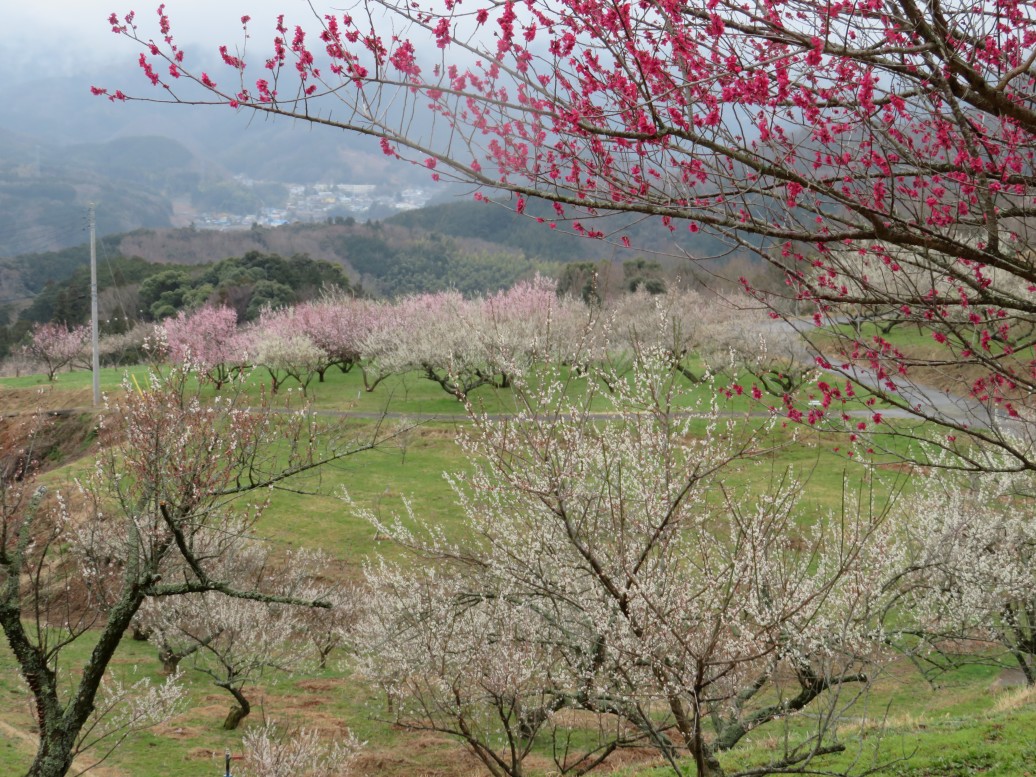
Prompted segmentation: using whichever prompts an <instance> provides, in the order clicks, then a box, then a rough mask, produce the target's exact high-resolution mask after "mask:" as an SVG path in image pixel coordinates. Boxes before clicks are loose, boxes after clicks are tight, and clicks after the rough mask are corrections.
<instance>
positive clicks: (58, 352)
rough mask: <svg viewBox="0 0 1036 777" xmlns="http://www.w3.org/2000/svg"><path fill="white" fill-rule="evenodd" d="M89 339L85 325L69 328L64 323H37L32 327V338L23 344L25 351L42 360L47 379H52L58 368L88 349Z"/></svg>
mask: <svg viewBox="0 0 1036 777" xmlns="http://www.w3.org/2000/svg"><path fill="white" fill-rule="evenodd" d="M89 340H90V330H89V329H88V328H87V327H85V326H77V327H71V328H69V327H68V326H66V325H64V324H37V325H36V326H35V327H33V330H32V339H31V340H30V341H29V344H28V345H26V346H25V353H26V355H27V356H29V357H30V358H33V359H36V360H37V361H39V362H42V363H43V365H44V367H45V368H46V370H47V380H49V381H53V380H55V378H56V375H57V372H58V370H60V369H61V368H62V367H66V366H68V365H70V364H72V363H73V362H75V361H76V360H77V359H79V358H80V357H82V356H83V353H84V352H88V351H89V348H88V345H87V344H88V342H89Z"/></svg>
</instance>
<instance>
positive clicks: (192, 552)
mask: <svg viewBox="0 0 1036 777" xmlns="http://www.w3.org/2000/svg"><path fill="white" fill-rule="evenodd" d="M200 383H201V386H198V384H197V383H194V382H193V381H189V380H188V379H187V373H186V372H185V371H183V370H174V371H172V372H171V373H170V374H168V375H166V376H164V377H159V376H157V375H156V376H153V378H152V381H151V383H150V384H149V385H146V386H145V387H143V388H141V389H136V388H134V387H128V386H127V389H126V391H125V392H123V393H121V394H118V395H115V396H113V397H112V400H111V405H110V407H109V412H108V413H107V414H106V415H105V417H104V420H103V423H102V426H101V433H100V436H101V438H102V447H101V449H100V453H99V454H98V459H97V462H96V465H95V467H93V468H92V469H91V471H90V472H88V473H86V474H85V475H84V478H83V479H82V480H81V481H80V483H79V489H78V493H76V494H75V496H74V498H72V496H71V495H69V496H64V497H63V496H62V495H60V494H59V495H57V496H55V497H53V498H51V497H48V496H47V494H46V489H45V488H42V487H39V484H38V482H37V481H36V480H35V474H36V472H37V471H38V465H39V461H38V459H37V458H36V457H34V456H33V455H32V449H31V445H30V447H29V450H28V452H27V453H26V455H24V456H23V457H22V458H21V459H20V460H19V461H17V462H15V464H14V465H13V466H12V467H4V468H2V470H0V628H2V629H3V632H4V636H5V637H6V639H7V642H8V644H9V645H10V648H11V651H12V654H13V656H14V661H15V662H16V664H17V666H18V669H19V671H20V673H21V676H22V677H23V678H24V680H25V683H26V685H27V686H28V689H29V691H30V692H31V694H32V700H33V709H34V712H35V715H36V720H37V725H38V727H39V746H38V749H37V752H36V756H35V758H34V760H33V762H32V764H31V766H30V768H29V770H28V772H27V774H28V775H29V777H61V775H64V774H66V773H67V772H68V770H69V768H70V766H71V764H72V761H73V758H74V757H75V756H76V755H77V753H79V752H81V750H82V749H83V748H84V747H85V746H87V745H88V744H90V743H92V742H93V741H94V740H95V739H96V736H97V734H98V732H100V731H101V730H102V728H103V727H104V726H108V725H109V724H111V722H112V721H115V720H117V719H118V718H119V715H121V713H119V714H114V715H113V714H112V713H113V709H112V704H111V703H109V702H108V701H107V698H108V693H107V691H105V688H110V687H112V683H111V682H110V678H109V671H108V670H109V667H110V664H111V662H112V659H113V657H114V656H115V652H116V650H117V649H118V647H119V645H120V643H121V642H122V640H123V638H124V635H125V634H127V630H128V629H129V628H130V626H131V624H132V623H133V622H134V620H135V618H136V617H137V615H138V612H139V611H140V609H141V607H142V606H143V605H144V603H145V602H146V601H147V600H149V599H171V598H176V597H190V596H197V595H203V594H204V595H208V596H210V597H217V598H218V597H223V599H222V600H220V601H225V600H226V599H227V598H228V597H229V598H233V599H239V600H242V601H246V602H257V603H266V604H270V605H285V606H287V605H306V606H313V605H319V604H321V603H320V602H315V601H314V600H310V599H303V598H301V597H300V596H294V595H292V592H291V591H279V590H277V589H276V588H268V587H267V586H266V582H267V581H266V580H263V579H257V578H255V577H253V578H251V579H248V580H244V581H242V580H241V578H240V576H236V577H235V576H234V575H231V574H230V573H229V571H228V570H231V569H233V568H234V565H233V564H232V563H231V562H232V561H233V560H234V559H237V558H240V556H241V555H242V554H244V553H245V552H246V549H247V547H248V546H250V545H251V544H252V543H254V542H255V540H254V531H253V527H254V523H255V520H256V519H257V518H258V516H259V515H260V514H261V512H262V509H263V507H264V505H265V498H266V497H264V495H265V494H267V493H268V491H269V489H270V488H273V487H275V486H277V485H278V484H284V483H285V482H286V480H287V479H288V478H290V477H292V476H293V475H300V474H301V473H303V472H306V471H308V470H311V469H312V468H314V467H316V466H318V465H319V464H320V463H321V462H322V461H327V460H333V459H336V458H340V457H343V456H349V455H352V454H353V453H356V452H358V451H361V450H365V449H369V448H370V447H372V446H373V445H374V444H375V441H374V440H370V439H367V440H363V439H359V440H349V439H344V438H343V437H342V436H341V435H338V434H334V433H333V432H332V431H331V430H320V429H318V428H317V425H316V421H315V419H313V418H312V417H311V416H310V415H309V414H307V413H305V412H299V413H289V414H277V413H274V412H273V411H272V409H271V408H270V407H269V406H268V405H262V404H261V403H260V404H258V405H257V404H256V402H255V400H251V401H250V405H251V406H250V407H247V408H246V407H245V406H244V405H243V404H242V399H241V397H239V396H238V395H236V394H233V393H227V392H223V393H222V394H220V395H218V396H217V397H215V398H214V399H213V400H211V402H205V401H203V400H202V398H201V397H202V394H203V393H204V391H205V389H204V381H201V382H200ZM191 385H195V386H196V388H195V389H190V388H189V386H191ZM6 423H7V422H6V421H5V424H6ZM30 439H35V435H30ZM318 439H319V443H315V441H316V440H318ZM274 442H276V453H274V452H273V444H274ZM249 495H254V496H257V497H258V499H257V500H256V501H254V502H252V503H251V504H246V503H247V502H248V496H249ZM239 583H240V584H239ZM324 604H326V603H324ZM78 640H89V641H90V642H91V644H92V645H93V647H92V648H90V650H89V652H88V653H87V654H86V657H85V658H84V659H83V661H82V664H81V665H80V666H79V667H78V670H79V671H74V670H73V671H68V667H67V666H66V665H65V664H66V661H67V660H68V650H67V648H68V647H69V646H70V645H72V643H74V642H76V641H78ZM137 690H139V691H141V692H143V691H145V690H147V689H143V688H140V689H137ZM163 698H166V699H173V697H172V696H171V695H169V694H166V695H165V696H164V697H163ZM160 700H161V699H158V698H157V697H156V703H157V702H158V701H160ZM129 705H130V703H129V702H128V701H127V702H124V703H123V704H122V705H120V706H121V709H122V710H123V711H125V710H126V709H129V708H130V707H129ZM115 712H118V710H116V711H115Z"/></svg>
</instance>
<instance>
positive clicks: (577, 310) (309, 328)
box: [160, 277, 812, 398]
mask: <svg viewBox="0 0 1036 777" xmlns="http://www.w3.org/2000/svg"><path fill="white" fill-rule="evenodd" d="M660 318H661V319H662V321H663V323H662V324H660V323H659V319H660ZM160 333H161V336H162V339H163V341H164V343H165V347H166V352H167V354H168V356H169V358H171V359H173V360H174V361H179V360H187V362H188V363H189V364H190V365H191V366H192V368H193V369H194V370H196V371H197V372H198V373H199V374H200V375H203V376H206V377H208V378H209V379H211V380H213V381H214V383H215V385H216V387H217V388H218V387H219V386H221V385H222V383H223V382H225V381H226V380H227V378H228V376H230V375H233V374H238V373H240V372H241V371H243V370H246V369H249V368H258V369H261V370H263V371H265V372H266V373H267V374H268V375H269V376H270V378H271V387H272V390H273V391H275V392H276V391H277V390H278V389H279V388H280V387H281V386H284V385H289V384H294V385H297V386H300V387H302V389H303V390H305V389H306V388H307V387H308V386H309V385H310V384H311V383H312V382H313V380H314V379H315V378H319V379H320V380H322V379H323V377H324V375H325V374H326V372H327V370H328V369H330V368H332V367H338V368H339V369H341V370H342V371H343V372H348V371H349V370H351V369H353V368H354V367H355V368H357V369H358V370H359V371H360V372H362V373H363V379H364V386H365V387H366V389H367V390H368V391H374V390H375V389H376V388H377V386H378V385H379V384H380V383H381V382H382V381H384V380H385V379H386V378H388V377H390V376H392V375H400V374H404V373H410V372H416V373H418V374H420V375H422V376H423V377H425V378H427V379H428V380H430V381H432V382H434V383H436V384H438V385H440V386H441V387H442V388H443V390H444V391H446V392H447V393H450V394H453V395H455V396H458V397H464V396H466V395H467V394H468V393H469V392H470V391H472V390H474V389H476V388H478V387H480V386H495V387H497V388H507V387H508V386H509V384H510V373H511V372H512V371H513V370H516V369H517V370H522V371H525V370H528V369H529V368H530V367H531V366H532V365H533V364H537V363H542V362H552V363H560V364H569V365H574V366H577V367H583V366H587V365H588V364H589V363H590V362H599V363H606V362H607V363H611V364H613V366H615V365H618V364H620V363H621V362H623V361H624V360H625V361H627V362H628V361H629V359H630V358H631V356H632V354H633V353H635V352H636V350H637V349H639V348H644V347H647V346H657V347H659V348H661V349H663V350H664V352H665V353H666V354H668V359H669V365H670V368H671V369H672V370H673V371H674V372H675V373H676V374H678V375H680V376H681V377H682V378H683V379H686V380H688V381H690V382H692V383H700V382H702V380H703V379H704V378H705V377H706V375H718V374H727V375H730V376H732V375H735V374H737V373H739V372H744V373H746V374H747V375H749V376H750V378H749V379H750V380H752V381H754V382H753V383H752V384H750V385H748V386H745V387H744V389H746V390H748V391H751V392H753V393H756V394H758V395H760V396H761V395H762V394H763V393H764V392H765V393H768V394H770V395H772V396H776V397H778V398H781V397H783V396H784V395H785V394H787V392H789V391H791V390H792V389H794V388H795V387H797V386H799V385H801V383H802V382H803V381H804V379H805V378H806V376H807V375H808V374H809V373H810V371H811V367H812V363H811V360H810V359H809V358H808V356H807V354H806V351H805V349H804V348H803V346H802V345H801V343H800V341H799V339H798V337H797V335H796V334H795V332H794V331H793V330H792V329H790V328H788V327H783V326H775V325H774V323H773V322H772V321H771V320H770V319H769V318H768V316H767V315H766V311H765V309H764V308H763V307H762V306H761V305H760V304H759V303H758V302H757V301H755V300H753V299H752V298H750V297H748V296H746V295H739V294H738V295H733V297H732V298H728V299H720V298H715V297H707V296H704V295H701V294H698V293H696V292H691V291H678V290H670V291H668V292H667V293H665V294H661V295H654V296H653V295H650V294H648V293H647V292H644V291H638V292H635V293H632V294H628V295H625V296H623V297H621V298H620V299H619V300H618V301H616V302H615V304H614V306H609V307H607V308H605V309H603V310H601V309H597V308H591V307H588V306H587V305H586V304H584V303H583V302H581V301H578V300H575V299H573V298H571V297H562V298H559V297H558V296H557V295H556V294H555V292H554V285H553V283H552V282H550V281H548V280H547V279H545V278H541V277H537V278H534V279H533V280H530V281H522V282H519V283H518V284H516V285H515V286H513V287H512V288H510V289H507V290H506V291H501V292H498V293H496V294H493V295H489V296H486V297H478V298H474V299H465V298H464V297H462V296H461V295H460V294H458V293H456V292H439V293H436V294H419V295H412V296H408V297H403V298H401V299H398V300H395V301H393V302H388V301H371V300H362V299H355V298H352V297H348V296H337V297H329V298H326V299H323V300H319V301H315V302H308V303H305V304H303V305H299V306H297V307H294V308H281V309H278V310H268V311H265V312H264V313H263V314H262V315H261V316H260V317H259V320H258V321H257V322H255V323H254V324H251V325H246V326H244V327H237V326H236V324H235V323H234V314H233V312H232V311H230V310H229V309H228V308H219V309H213V308H207V307H206V308H201V309H199V310H196V311H194V312H192V313H181V314H180V316H179V317H177V318H175V319H169V320H168V321H166V322H165V324H164V325H163V327H162V328H161V330H160ZM588 338H589V339H588Z"/></svg>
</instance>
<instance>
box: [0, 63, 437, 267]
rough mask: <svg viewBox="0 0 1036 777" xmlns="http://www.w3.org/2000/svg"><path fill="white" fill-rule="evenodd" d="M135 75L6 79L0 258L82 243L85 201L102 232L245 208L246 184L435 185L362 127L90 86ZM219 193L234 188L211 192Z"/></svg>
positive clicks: (1, 87) (0, 91)
mask: <svg viewBox="0 0 1036 777" xmlns="http://www.w3.org/2000/svg"><path fill="white" fill-rule="evenodd" d="M127 70H128V72H127ZM136 76H137V74H136V73H134V72H133V69H132V68H128V69H127V68H116V69H109V70H105V71H99V72H98V73H95V74H93V75H92V76H91V80H90V81H88V80H86V79H85V78H84V77H82V76H78V77H52V78H43V79H37V80H30V81H20V80H18V79H14V78H12V79H10V80H6V81H0V104H2V105H3V106H4V110H3V112H2V113H0V208H2V211H0V256H13V255H16V254H20V253H25V252H29V251H45V250H54V249H58V248H63V247H67V246H70V245H75V244H77V243H80V242H82V240H83V230H82V222H83V215H84V213H85V210H86V207H87V204H88V203H89V202H96V203H97V204H98V230H99V232H100V233H101V234H107V233H111V232H122V231H128V230H131V229H134V228H138V227H162V226H185V225H187V224H188V223H190V222H191V221H193V218H192V216H193V214H194V213H195V212H199V211H202V210H206V209H211V208H221V209H223V210H227V211H230V212H234V211H235V207H236V208H237V212H239V213H249V212H251V210H250V208H249V206H250V204H251V203H250V202H249V201H250V200H251V199H256V198H253V197H250V196H249V195H248V194H247V193H244V194H243V193H242V192H241V191H236V192H235V190H240V189H241V188H242V184H241V183H240V182H241V181H245V182H246V184H245V186H246V187H247V186H250V185H251V182H252V181H259V182H272V183H276V184H279V185H288V184H295V185H313V184H348V185H378V186H380V187H382V189H383V190H387V191H391V190H396V191H402V190H403V189H405V188H406V187H407V186H412V185H414V183H415V182H421V183H425V184H426V183H427V178H428V175H427V171H422V170H418V169H416V168H413V167H411V166H409V165H401V164H398V163H395V164H394V163H392V162H391V161H390V160H388V159H387V158H386V157H385V156H384V154H382V153H381V151H380V149H379V148H378V146H377V144H376V143H375V142H373V141H371V140H370V139H369V138H365V137H363V136H360V135H357V134H353V133H345V132H341V131H335V130H333V129H324V128H313V127H310V126H308V125H301V126H300V125H297V124H295V123H292V122H288V121H284V120H271V119H268V118H266V117H263V116H257V115H255V114H253V113H251V112H245V111H233V110H230V109H227V108H225V107H210V108H204V107H197V108H189V107H184V106H168V105H159V104H151V103H112V102H111V101H109V100H107V99H105V98H103V97H96V96H93V95H92V94H91V93H90V89H89V87H90V85H91V82H92V83H102V84H110V83H122V84H126V83H127V81H130V82H132V81H133V79H134V77H136ZM235 181H236V183H235ZM214 190H220V191H222V192H223V193H224V195H226V193H227V192H230V193H231V195H230V196H223V195H221V196H220V197H216V198H214V197H213V195H212V192H213V191H214ZM258 199H259V200H262V197H259V198H258ZM267 199H269V198H267ZM228 200H229V201H228ZM73 222H74V224H73ZM70 225H72V226H70Z"/></svg>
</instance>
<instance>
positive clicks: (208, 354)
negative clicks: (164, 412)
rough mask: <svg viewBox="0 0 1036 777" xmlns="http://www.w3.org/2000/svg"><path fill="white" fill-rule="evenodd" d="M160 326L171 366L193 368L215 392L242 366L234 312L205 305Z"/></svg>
mask: <svg viewBox="0 0 1036 777" xmlns="http://www.w3.org/2000/svg"><path fill="white" fill-rule="evenodd" d="M162 327H163V328H164V330H165V342H166V347H167V348H168V355H169V359H170V360H171V361H172V363H173V364H190V365H192V367H193V368H194V369H195V370H197V371H198V372H200V373H201V374H203V375H205V376H206V377H208V378H209V379H210V380H211V381H212V382H213V383H214V384H215V386H216V389H217V390H219V389H220V388H222V387H223V385H224V384H225V383H227V381H229V380H230V379H231V377H232V376H233V374H234V372H235V371H236V370H238V369H240V368H241V367H242V366H243V361H242V356H243V354H242V352H241V338H240V336H239V334H238V327H237V313H235V312H234V311H233V310H232V309H231V308H228V307H225V306H223V307H213V306H209V305H206V306H205V307H202V308H199V309H198V310H195V311H192V312H188V311H183V310H182V311H180V313H179V314H177V316H176V317H175V318H167V319H166V320H165V321H164V322H163V323H162Z"/></svg>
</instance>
